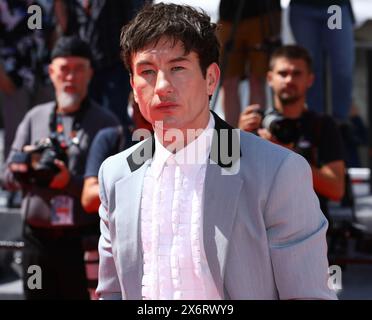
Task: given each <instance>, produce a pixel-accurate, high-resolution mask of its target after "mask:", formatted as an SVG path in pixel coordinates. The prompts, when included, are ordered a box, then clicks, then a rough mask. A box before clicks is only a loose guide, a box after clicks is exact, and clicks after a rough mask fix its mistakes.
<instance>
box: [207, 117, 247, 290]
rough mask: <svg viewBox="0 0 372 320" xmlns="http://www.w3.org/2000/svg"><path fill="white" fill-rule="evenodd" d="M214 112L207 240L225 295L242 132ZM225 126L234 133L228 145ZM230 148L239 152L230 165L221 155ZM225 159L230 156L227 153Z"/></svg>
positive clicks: (219, 286) (211, 264)
mask: <svg viewBox="0 0 372 320" xmlns="http://www.w3.org/2000/svg"><path fill="white" fill-rule="evenodd" d="M213 115H214V117H215V120H216V121H215V122H216V126H215V129H216V135H215V136H214V138H213V141H212V152H211V156H210V160H211V161H210V162H209V163H208V165H207V171H206V177H205V183H204V218H203V239H204V248H205V253H206V257H207V261H208V265H209V268H210V270H211V273H212V277H213V279H214V282H215V284H216V286H217V289H218V291H219V293H220V295H221V297H224V296H225V294H224V285H223V284H224V274H225V266H226V256H227V254H228V245H229V241H230V238H231V236H232V230H233V225H234V222H235V216H236V213H237V208H238V200H239V195H240V191H241V188H242V185H243V180H242V179H241V177H240V175H239V173H236V174H234V171H233V168H236V165H237V161H239V160H240V156H241V152H240V143H239V131H232V129H233V128H232V127H230V126H228V124H227V123H225V122H224V121H222V120H221V119H220V118H218V117H217V115H216V114H214V113H213ZM221 129H226V130H229V131H230V133H231V136H230V137H232V139H231V140H229V142H228V143H227V144H225V143H221V141H222V140H221V136H220V133H221ZM231 144H237V145H238V148H237V149H234V148H233V149H231V147H232V146H231ZM235 147H236V145H235ZM216 148H217V149H218V156H217V153H216V152H213V150H216ZM227 150H230V151H231V150H233V153H234V152H235V155H234V154H233V155H232V156H231V157H230V158H231V163H230V165H228V164H227V165H226V163H221V155H223V153H224V152H227ZM237 151H238V152H237ZM236 152H237V153H236ZM222 158H225V159H226V157H224V156H222ZM222 172H224V174H222Z"/></svg>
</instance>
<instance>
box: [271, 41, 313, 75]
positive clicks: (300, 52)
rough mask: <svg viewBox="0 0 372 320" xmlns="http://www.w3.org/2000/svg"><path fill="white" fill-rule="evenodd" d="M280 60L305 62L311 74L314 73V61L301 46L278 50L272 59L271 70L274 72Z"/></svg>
mask: <svg viewBox="0 0 372 320" xmlns="http://www.w3.org/2000/svg"><path fill="white" fill-rule="evenodd" d="M278 58H287V59H300V60H303V61H305V63H306V65H307V68H308V70H309V72H313V61H312V59H311V57H310V54H309V52H308V51H307V50H306V49H305V48H304V47H301V46H299V45H286V46H282V47H279V48H278V49H276V50H275V51H274V52H273V54H272V55H271V57H270V66H269V67H270V70H273V68H274V65H275V62H276V60H277V59H278Z"/></svg>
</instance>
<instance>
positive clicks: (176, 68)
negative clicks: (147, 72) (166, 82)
mask: <svg viewBox="0 0 372 320" xmlns="http://www.w3.org/2000/svg"><path fill="white" fill-rule="evenodd" d="M184 69H185V68H184V67H181V66H176V67H172V71H181V70H184Z"/></svg>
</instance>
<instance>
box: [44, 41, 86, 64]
mask: <svg viewBox="0 0 372 320" xmlns="http://www.w3.org/2000/svg"><path fill="white" fill-rule="evenodd" d="M58 57H81V58H85V59H88V60H89V61H92V53H91V50H90V47H89V45H88V44H87V43H86V42H85V41H83V40H81V39H80V38H79V37H78V36H63V37H61V38H59V39H58V40H57V42H56V44H55V45H54V48H53V50H52V53H51V60H53V59H55V58H58Z"/></svg>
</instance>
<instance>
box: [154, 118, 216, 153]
mask: <svg viewBox="0 0 372 320" xmlns="http://www.w3.org/2000/svg"><path fill="white" fill-rule="evenodd" d="M210 117H212V114H210ZM208 123H209V118H208V119H207V121H206V122H205V123H203V124H201V125H200V126H198V128H185V129H183V128H182V129H176V128H170V129H164V128H156V127H155V128H154V132H155V134H156V136H157V137H158V139H159V141H160V143H161V144H162V145H163V146H164V147H165V148H167V149H168V150H169V151H170V152H172V153H175V152H177V151H180V150H181V149H183V148H185V147H186V146H187V145H188V144H190V143H191V142H193V141H194V140H196V139H197V138H198V137H199V136H200V135H201V134H202V133H203V131H204V130H205V129H206V128H207V127H208Z"/></svg>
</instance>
